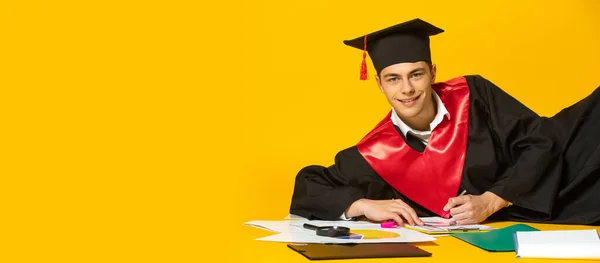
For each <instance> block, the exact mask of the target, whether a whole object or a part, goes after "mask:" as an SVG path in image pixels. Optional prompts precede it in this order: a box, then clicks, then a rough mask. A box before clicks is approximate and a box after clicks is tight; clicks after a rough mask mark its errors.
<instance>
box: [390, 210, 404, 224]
mask: <svg viewBox="0 0 600 263" xmlns="http://www.w3.org/2000/svg"><path fill="white" fill-rule="evenodd" d="M392 219H393V220H394V221H396V224H397V225H398V226H403V225H404V221H402V218H401V217H400V216H399V215H398V214H397V213H392Z"/></svg>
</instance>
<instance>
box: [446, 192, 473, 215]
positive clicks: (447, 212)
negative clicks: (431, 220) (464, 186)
mask: <svg viewBox="0 0 600 263" xmlns="http://www.w3.org/2000/svg"><path fill="white" fill-rule="evenodd" d="M466 193H467V190H463V191H462V193H460V194H459V195H458V196H462V195H464V194H466ZM449 213H450V209H448V211H444V213H443V214H442V217H445V216H447V215H448V214H449Z"/></svg>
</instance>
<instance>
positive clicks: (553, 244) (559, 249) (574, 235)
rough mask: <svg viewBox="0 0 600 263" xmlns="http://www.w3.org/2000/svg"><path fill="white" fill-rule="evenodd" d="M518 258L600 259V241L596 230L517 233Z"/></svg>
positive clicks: (516, 250)
mask: <svg viewBox="0 0 600 263" xmlns="http://www.w3.org/2000/svg"><path fill="white" fill-rule="evenodd" d="M514 237H515V252H516V254H517V257H518V258H555V259H600V239H599V238H598V233H597V232H596V230H595V229H591V230H554V231H532V232H516V233H515V236H514Z"/></svg>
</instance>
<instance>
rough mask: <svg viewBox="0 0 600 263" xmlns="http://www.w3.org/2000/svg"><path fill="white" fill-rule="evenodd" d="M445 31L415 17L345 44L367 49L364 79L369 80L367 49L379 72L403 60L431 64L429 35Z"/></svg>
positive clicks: (364, 53) (363, 69)
mask: <svg viewBox="0 0 600 263" xmlns="http://www.w3.org/2000/svg"><path fill="white" fill-rule="evenodd" d="M442 32H444V30H442V29H440V28H438V27H435V26H434V25H432V24H430V23H427V22H425V21H423V20H421V19H418V18H417V19H413V20H410V21H406V22H403V23H400V24H397V25H394V26H390V27H388V28H384V29H382V30H379V31H376V32H373V33H370V34H367V35H364V36H361V37H357V38H355V39H352V40H344V44H346V45H348V46H351V47H355V48H357V49H360V50H363V61H362V64H361V71H360V79H361V80H365V79H367V64H366V56H367V54H366V53H367V52H368V53H369V57H371V61H372V62H373V66H374V67H375V70H376V71H377V74H379V72H381V70H382V69H384V68H386V67H387V66H390V65H394V64H397V63H403V62H417V61H426V62H430V63H431V51H430V49H429V36H433V35H437V34H439V33H442Z"/></svg>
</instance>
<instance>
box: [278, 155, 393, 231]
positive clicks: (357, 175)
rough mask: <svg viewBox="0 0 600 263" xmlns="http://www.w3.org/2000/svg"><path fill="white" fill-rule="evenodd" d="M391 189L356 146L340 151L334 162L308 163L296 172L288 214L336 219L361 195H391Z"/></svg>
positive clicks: (381, 196)
mask: <svg viewBox="0 0 600 263" xmlns="http://www.w3.org/2000/svg"><path fill="white" fill-rule="evenodd" d="M390 191H391V188H390V187H389V185H388V184H387V183H385V181H383V179H381V177H379V176H378V175H377V173H375V171H374V170H373V169H371V167H370V166H369V164H368V163H367V162H366V161H365V160H364V158H363V157H362V156H361V155H360V153H359V152H358V149H357V148H356V146H353V147H350V148H348V149H345V150H343V151H341V152H339V153H338V154H337V155H336V157H335V164H333V165H331V166H329V167H324V166H318V165H312V166H307V167H305V168H303V169H302V170H300V172H299V173H298V174H297V175H296V181H295V184H294V193H293V195H292V202H291V207H290V213H291V214H295V215H299V216H302V217H305V218H308V219H322V220H337V219H339V218H340V216H341V215H342V213H344V211H345V210H346V209H347V208H348V207H349V206H350V205H351V204H352V203H354V201H356V200H358V199H361V198H369V199H383V198H391V197H392V193H391V192H390Z"/></svg>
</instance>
